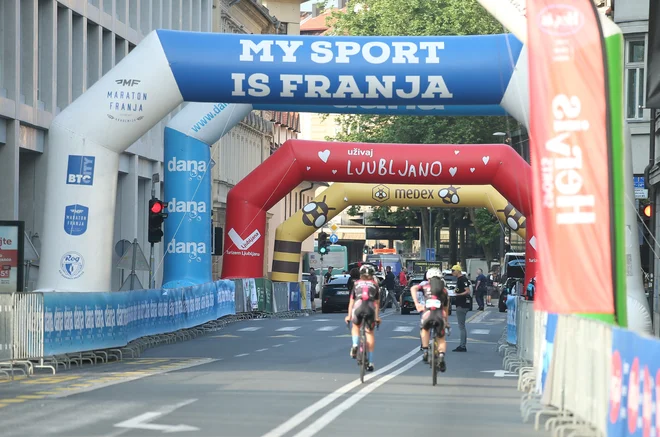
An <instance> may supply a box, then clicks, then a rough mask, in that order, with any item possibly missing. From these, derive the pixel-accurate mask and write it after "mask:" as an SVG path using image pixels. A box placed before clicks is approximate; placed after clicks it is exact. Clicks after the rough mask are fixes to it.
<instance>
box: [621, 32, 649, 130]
mask: <svg viewBox="0 0 660 437" xmlns="http://www.w3.org/2000/svg"><path fill="white" fill-rule="evenodd" d="M645 61H646V41H645V38H644V37H638V38H635V39H630V40H628V41H626V64H625V65H626V72H625V75H626V77H625V79H626V91H625V92H626V118H627V119H629V120H642V119H644V103H645V94H646V90H645V88H646V75H645V69H644V67H645Z"/></svg>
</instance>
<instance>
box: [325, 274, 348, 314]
mask: <svg viewBox="0 0 660 437" xmlns="http://www.w3.org/2000/svg"><path fill="white" fill-rule="evenodd" d="M349 279H350V276H349V275H333V276H332V277H331V278H330V280H329V281H328V282H327V283H326V284H325V285H324V286H323V290H321V312H322V313H330V312H334V311H348V301H349V300H350V299H349V294H350V293H349V290H348V280H349Z"/></svg>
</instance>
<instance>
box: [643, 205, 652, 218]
mask: <svg viewBox="0 0 660 437" xmlns="http://www.w3.org/2000/svg"><path fill="white" fill-rule="evenodd" d="M644 215H645V216H646V217H651V205H646V206H645V207H644Z"/></svg>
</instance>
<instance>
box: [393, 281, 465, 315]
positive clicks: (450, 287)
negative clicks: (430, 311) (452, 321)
mask: <svg viewBox="0 0 660 437" xmlns="http://www.w3.org/2000/svg"><path fill="white" fill-rule="evenodd" d="M444 277H445V284H446V285H447V291H448V292H449V315H451V313H452V308H453V306H454V305H455V304H456V303H455V302H454V299H455V296H452V295H453V293H454V289H455V288H456V278H455V277H454V276H452V275H451V274H447V273H445V274H444ZM423 281H424V275H414V276H413V277H412V278H410V280H409V281H408V285H406V288H404V289H403V292H402V293H401V298H400V299H399V302H400V303H401V314H410V312H411V311H417V310H416V309H415V302H414V301H413V299H412V296H411V295H410V288H411V287H413V286H414V285H419V284H420V283H422V282H423Z"/></svg>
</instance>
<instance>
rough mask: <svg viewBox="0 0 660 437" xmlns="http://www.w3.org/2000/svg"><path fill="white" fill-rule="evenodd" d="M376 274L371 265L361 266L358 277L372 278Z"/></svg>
mask: <svg viewBox="0 0 660 437" xmlns="http://www.w3.org/2000/svg"><path fill="white" fill-rule="evenodd" d="M375 273H376V269H375V268H374V266H372V265H371V264H362V267H360V275H366V276H373V275H374V274H375Z"/></svg>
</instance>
